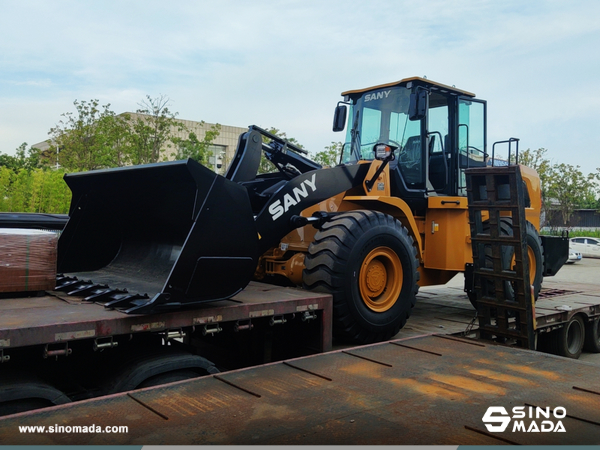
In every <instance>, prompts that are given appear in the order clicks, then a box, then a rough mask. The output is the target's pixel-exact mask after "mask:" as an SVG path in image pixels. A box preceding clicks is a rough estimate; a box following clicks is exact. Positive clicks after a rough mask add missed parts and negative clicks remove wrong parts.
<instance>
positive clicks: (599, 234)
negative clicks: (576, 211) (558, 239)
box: [540, 230, 600, 239]
mask: <svg viewBox="0 0 600 450" xmlns="http://www.w3.org/2000/svg"><path fill="white" fill-rule="evenodd" d="M567 231H568V232H569V237H570V238H573V237H579V236H582V237H594V238H599V239H600V230H567ZM561 233H562V230H543V231H542V232H541V233H540V234H543V235H545V236H560V235H561Z"/></svg>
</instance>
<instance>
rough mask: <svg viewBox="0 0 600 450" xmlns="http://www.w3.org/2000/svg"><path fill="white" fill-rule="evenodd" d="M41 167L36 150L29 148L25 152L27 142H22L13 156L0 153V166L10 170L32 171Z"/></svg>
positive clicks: (39, 154)
mask: <svg viewBox="0 0 600 450" xmlns="http://www.w3.org/2000/svg"><path fill="white" fill-rule="evenodd" d="M41 165H42V160H41V151H40V149H38V148H34V147H30V148H29V149H28V150H27V142H23V143H22V144H21V145H20V146H19V147H17V149H16V151H15V155H14V156H12V155H7V154H4V153H0V166H4V167H7V168H9V169H11V170H15V171H18V170H19V169H27V170H32V169H35V168H36V167H40V166H41Z"/></svg>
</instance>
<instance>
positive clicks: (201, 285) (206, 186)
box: [58, 159, 259, 313]
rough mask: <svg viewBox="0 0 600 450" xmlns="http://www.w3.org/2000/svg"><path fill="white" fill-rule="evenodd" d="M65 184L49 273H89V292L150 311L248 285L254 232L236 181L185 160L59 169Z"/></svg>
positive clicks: (131, 310)
mask: <svg viewBox="0 0 600 450" xmlns="http://www.w3.org/2000/svg"><path fill="white" fill-rule="evenodd" d="M65 181H66V183H67V184H68V186H69V187H70V189H71V191H72V193H73V198H72V201H71V209H70V212H69V221H68V223H67V225H66V227H65V229H64V231H63V233H62V234H61V236H60V239H59V243H58V271H59V273H64V274H68V275H69V276H74V277H77V278H79V279H84V278H89V279H90V280H91V282H92V283H94V284H95V285H97V289H96V290H95V291H94V292H95V295H94V299H98V298H104V300H105V301H108V303H107V305H109V306H111V307H117V308H119V309H122V310H124V311H125V312H128V313H150V312H155V311H159V310H165V309H169V308H177V307H181V306H184V305H190V304H197V303H201V302H205V301H214V300H222V299H227V298H230V297H232V296H233V295H235V294H236V293H237V292H239V291H241V290H242V289H244V288H245V287H246V286H247V284H248V283H249V282H250V280H251V278H252V276H253V274H254V270H255V268H256V264H257V259H258V239H259V238H258V233H257V232H256V227H255V223H254V217H253V213H252V209H251V207H250V200H249V198H248V194H247V191H246V189H245V188H244V187H242V186H240V185H238V184H237V183H234V182H231V181H229V180H227V179H225V178H224V177H222V176H219V175H216V174H215V173H213V172H212V171H210V170H209V169H207V168H206V167H204V166H202V165H200V164H198V163H197V162H195V161H193V160H191V159H188V160H186V161H173V162H166V163H157V164H149V165H144V166H132V167H124V168H118V169H109V170H100V171H92V172H82V173H75V174H67V175H65ZM111 292H112V293H113V294H111ZM123 292H125V293H131V292H136V293H137V295H123ZM100 294H102V295H100Z"/></svg>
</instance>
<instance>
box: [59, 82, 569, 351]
mask: <svg viewBox="0 0 600 450" xmlns="http://www.w3.org/2000/svg"><path fill="white" fill-rule="evenodd" d="M342 95H343V96H344V100H343V101H341V102H340V103H339V104H338V106H337V107H336V110H335V116H334V124H333V129H334V131H343V130H344V129H346V138H345V140H344V141H345V143H344V145H343V150H342V152H341V155H340V161H339V165H337V166H336V167H331V168H323V167H321V166H320V165H319V164H316V163H315V162H313V161H311V160H310V159H308V158H306V157H305V156H304V154H305V153H306V152H305V151H304V150H302V149H300V148H298V147H295V146H294V145H292V144H291V143H289V142H287V141H285V140H283V139H281V138H278V137H277V136H273V135H271V134H269V133H268V132H266V131H265V130H262V129H261V128H259V127H256V126H251V127H250V128H249V130H248V132H246V133H243V134H242V135H241V136H240V140H239V144H238V148H237V152H236V155H235V157H234V159H233V161H232V163H231V165H230V166H229V168H228V169H227V172H226V174H225V176H220V175H216V174H215V173H213V172H211V171H210V170H209V169H207V168H205V167H203V166H201V165H200V164H198V163H196V162H195V161H193V160H187V161H175V162H168V163H159V164H152V165H146V166H135V167H127V168H120V169H111V170H104V171H95V172H86V173H77V174H68V175H66V177H65V180H66V182H67V183H68V185H69V186H70V188H71V190H72V192H73V200H72V204H71V209H70V213H69V221H68V223H67V225H66V227H65V229H64V231H63V233H62V235H61V237H60V240H59V248H58V270H59V272H60V273H61V275H60V276H59V280H58V289H62V290H68V291H70V292H74V293H78V294H79V295H85V296H86V298H87V299H89V300H93V301H99V302H104V303H105V305H106V306H107V307H112V308H118V309H121V310H122V311H124V312H126V313H154V312H157V311H164V310H168V309H172V308H183V307H190V306H193V305H196V304H199V303H202V302H207V301H215V300H221V299H227V298H230V297H232V296H233V295H235V294H236V293H237V292H239V291H240V290H242V289H244V288H245V287H246V286H247V284H248V283H249V282H250V281H251V280H253V279H254V280H258V281H263V282H272V283H275V284H284V285H285V284H287V285H290V286H301V287H304V288H305V289H310V290H316V291H321V292H327V293H331V294H332V296H333V299H334V334H335V336H337V337H339V338H342V339H345V340H349V341H353V342H359V343H367V342H373V341H378V340H384V339H389V338H391V337H392V336H393V335H395V334H396V333H397V332H398V331H399V330H400V328H401V327H402V326H404V324H405V322H406V320H407V318H408V317H409V316H410V313H411V309H412V307H413V306H414V304H415V300H416V294H417V291H418V288H419V286H427V285H436V284H444V283H446V282H447V281H449V280H450V279H451V278H453V277H454V276H455V275H456V274H457V273H458V272H465V271H466V273H467V276H466V278H465V280H466V281H465V290H466V291H467V293H468V294H469V296H470V298H472V299H474V296H473V293H472V278H471V277H469V276H468V268H469V266H470V264H471V263H472V251H471V243H470V232H469V223H468V209H467V197H466V183H465V170H467V169H468V168H471V167H482V166H486V165H490V164H494V163H496V164H498V163H501V162H500V161H495V160H494V155H491V156H490V155H489V154H488V153H487V142H486V102H485V101H483V100H479V99H476V98H475V96H474V94H472V93H469V92H466V91H463V90H459V89H456V88H455V87H450V86H445V85H443V84H439V83H435V82H432V81H430V80H427V79H423V78H418V77H414V78H407V79H403V80H401V81H398V82H395V83H390V84H385V85H380V86H376V87H371V88H367V89H360V90H353V91H347V92H344V93H343V94H342ZM346 122H347V125H346ZM514 141H515V140H514V139H511V140H510V142H509V143H512V142H514ZM263 153H264V155H265V156H266V157H267V158H268V159H269V160H270V161H271V162H272V163H273V164H274V166H275V167H276V168H277V171H276V172H275V173H269V174H257V171H258V167H259V163H260V158H261V154H263ZM517 153H518V150H517ZM505 163H506V162H505ZM521 172H522V176H523V180H524V182H525V184H526V188H527V189H526V192H527V195H526V197H527V198H526V203H527V204H526V216H527V220H528V222H529V224H528V226H527V243H528V249H529V251H528V255H529V267H530V278H531V280H530V281H531V284H532V285H533V286H534V288H535V293H536V296H537V293H538V292H539V289H540V286H541V283H542V278H543V276H547V275H554V274H555V273H556V271H558V269H559V268H560V267H561V266H562V264H563V263H564V261H565V260H566V257H567V255H566V254H564V255H563V253H565V252H564V251H563V250H562V247H561V246H560V245H558V244H557V243H556V241H555V240H552V239H550V238H545V237H540V236H539V235H538V230H539V226H540V206H541V196H540V182H539V178H538V176H537V174H536V172H535V171H534V170H531V169H529V168H526V167H522V168H521ZM501 227H502V229H501V233H504V234H511V233H512V228H511V220H510V217H507V218H505V219H504V220H503V221H502V224H501ZM490 258H491V255H490ZM503 259H504V261H503V264H504V265H505V266H507V267H509V266H510V264H512V255H511V254H510V251H508V250H507V251H505V252H504V254H503ZM506 295H507V296H510V295H512V294H511V286H510V285H507V286H506ZM473 301H474V300H473Z"/></svg>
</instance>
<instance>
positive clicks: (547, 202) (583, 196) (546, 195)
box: [519, 148, 600, 224]
mask: <svg viewBox="0 0 600 450" xmlns="http://www.w3.org/2000/svg"><path fill="white" fill-rule="evenodd" d="M546 152H547V150H546V149H544V148H539V149H537V150H534V151H532V150H530V149H527V150H525V151H524V152H522V153H521V155H520V156H519V163H520V164H523V165H526V166H528V167H531V168H532V169H535V170H536V171H537V173H538V175H539V177H540V183H541V188H542V210H543V211H545V212H546V216H547V217H548V218H549V217H550V216H552V215H555V214H559V215H560V220H561V221H562V223H563V224H566V223H567V222H568V221H569V219H570V218H571V215H572V214H573V211H574V210H575V209H578V208H579V209H584V208H597V207H599V206H600V202H599V200H600V199H599V195H600V188H599V186H598V184H597V183H596V182H595V181H596V180H598V178H599V177H598V173H596V174H589V175H584V174H583V172H582V171H581V168H580V166H573V165H571V164H565V163H560V164H552V163H551V162H550V160H548V159H546V158H545V155H546ZM599 172H600V170H599Z"/></svg>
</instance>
